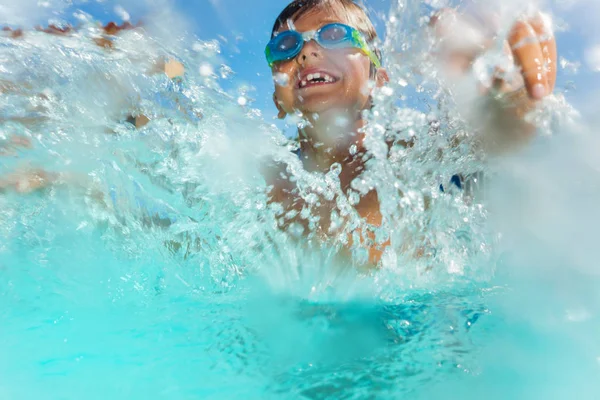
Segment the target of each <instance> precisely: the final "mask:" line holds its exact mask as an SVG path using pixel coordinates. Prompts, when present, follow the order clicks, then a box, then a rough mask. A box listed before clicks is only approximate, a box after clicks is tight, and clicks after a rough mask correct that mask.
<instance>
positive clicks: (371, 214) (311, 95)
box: [265, 0, 556, 265]
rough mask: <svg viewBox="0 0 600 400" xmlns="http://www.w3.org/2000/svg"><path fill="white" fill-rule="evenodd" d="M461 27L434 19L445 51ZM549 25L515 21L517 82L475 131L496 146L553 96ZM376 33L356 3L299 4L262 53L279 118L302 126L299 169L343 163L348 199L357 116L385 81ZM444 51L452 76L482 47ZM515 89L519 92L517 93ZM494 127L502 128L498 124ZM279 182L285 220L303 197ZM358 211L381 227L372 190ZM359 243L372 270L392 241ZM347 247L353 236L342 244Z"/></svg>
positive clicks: (497, 86)
mask: <svg viewBox="0 0 600 400" xmlns="http://www.w3.org/2000/svg"><path fill="white" fill-rule="evenodd" d="M466 23H467V22H465V21H462V20H461V19H460V18H459V17H458V16H457V15H456V14H455V13H453V12H451V11H445V12H443V13H440V14H438V15H437V16H435V17H434V18H432V21H431V25H432V26H433V28H434V31H435V32H436V34H437V35H439V36H441V37H442V39H444V38H449V40H447V41H446V42H445V43H449V44H452V43H453V42H456V39H457V37H454V38H453V37H451V35H452V32H455V31H456V29H457V28H460V27H464V25H465V24H466ZM547 25H548V24H547V23H546V22H545V21H544V20H543V18H542V17H541V16H536V17H535V18H532V20H530V21H519V22H517V23H516V24H515V26H514V28H513V29H512V31H511V33H510V35H509V37H508V40H507V42H506V46H505V47H506V49H507V53H508V55H509V56H511V57H513V59H514V62H515V64H516V65H517V66H518V67H520V72H521V73H520V77H519V79H517V80H516V82H510V83H509V82H505V81H504V80H503V79H501V78H496V79H495V80H494V82H493V91H494V92H495V93H496V94H498V93H499V94H502V93H507V95H505V96H504V98H503V100H502V102H499V101H490V102H489V105H488V107H490V109H489V110H486V115H488V116H489V115H495V116H496V117H495V118H491V119H489V118H488V121H489V122H486V123H485V124H483V126H480V128H482V129H487V130H492V133H493V135H494V136H495V138H494V139H493V140H492V141H493V142H494V144H496V146H495V147H496V148H506V147H510V146H511V145H514V144H515V143H516V142H520V141H522V140H523V139H526V138H528V137H530V136H531V133H532V132H533V131H534V130H535V127H534V126H532V125H530V124H529V123H527V122H526V121H525V119H524V115H525V114H526V112H527V111H529V110H531V109H533V108H534V107H535V105H536V103H537V102H538V101H539V100H541V99H542V98H544V97H545V96H547V95H548V94H550V93H551V92H552V90H553V87H554V81H555V77H556V45H555V42H554V38H553V36H552V35H551V34H549V28H548V26H547ZM376 36H377V35H376V32H375V29H374V27H373V24H372V22H371V21H370V20H369V17H368V16H367V14H366V12H365V11H364V10H363V8H361V7H360V6H359V5H357V4H356V3H355V2H354V1H352V0H295V1H293V2H292V3H291V4H289V5H288V6H287V7H286V8H285V9H284V10H283V11H282V12H281V14H280V15H279V17H278V18H277V20H276V22H275V25H274V27H273V30H272V36H271V41H270V42H269V44H268V46H267V48H266V52H265V53H266V56H267V61H268V63H269V65H270V66H271V70H272V73H273V76H274V80H275V82H276V83H275V91H274V94H273V100H274V102H275V106H276V107H277V110H278V112H279V114H278V117H279V118H285V117H286V115H290V114H297V113H301V115H302V116H303V118H304V119H305V121H306V122H305V126H303V127H299V129H298V133H299V138H300V141H299V142H300V150H299V155H301V160H302V162H303V164H304V166H305V168H306V169H307V170H308V171H320V172H327V171H329V170H330V168H331V166H332V165H333V164H334V163H339V164H341V172H340V174H339V179H340V186H341V190H342V191H343V192H344V193H345V194H346V193H347V191H348V189H349V188H350V184H351V182H352V181H353V180H354V179H355V178H357V177H358V176H360V175H361V174H362V172H363V171H364V169H365V161H364V157H363V156H364V154H365V152H366V149H365V145H364V139H365V134H364V132H363V130H362V129H361V128H364V127H365V125H366V121H365V120H364V117H363V111H364V110H368V109H369V108H370V107H371V95H372V92H373V87H382V86H383V85H385V84H386V82H388V79H389V78H388V74H387V71H386V70H385V69H384V68H383V67H382V66H381V59H380V54H379V52H378V51H377V49H376V48H374V41H375V39H376ZM540 38H541V40H542V41H540ZM458 39H460V38H458ZM445 50H446V51H445V52H443V54H444V57H443V61H444V62H445V63H446V64H447V66H448V70H450V71H454V72H457V71H458V72H465V71H466V70H467V69H468V68H469V67H470V65H471V63H472V62H473V60H474V59H475V57H476V56H477V53H478V52H480V51H481V50H482V48H481V47H477V46H475V48H473V47H471V48H468V47H466V48H465V47H464V46H460V45H459V46H456V47H453V48H452V47H450V48H448V47H447V48H446V49H445ZM519 80H520V82H519ZM519 85H521V86H522V87H523V88H522V89H520V90H515V88H516V87H519ZM486 95H487V94H486ZM340 121H343V122H342V123H340ZM498 121H501V122H502V125H503V127H498V126H497V125H498ZM417 140H418V138H417ZM407 146H410V144H408V143H407ZM278 172H279V171H278ZM278 175H279V176H282V177H283V179H278V180H277V181H276V182H275V184H274V186H273V189H272V191H271V200H272V201H273V202H275V203H280V204H281V205H282V206H283V210H284V212H289V211H292V213H290V214H288V215H292V216H293V215H300V212H301V210H302V209H303V208H304V206H305V201H304V199H302V197H301V196H300V195H299V193H298V189H297V188H296V187H295V185H294V184H293V183H291V182H290V181H289V180H288V179H287V177H285V175H281V174H278ZM276 176H277V175H276ZM455 183H456V184H457V185H458V184H459V183H458V182H455ZM326 203H327V202H326V201H323V202H321V203H320V205H319V204H318V205H317V207H316V209H315V208H314V207H313V212H316V213H317V214H318V216H319V224H318V226H312V227H310V228H313V229H312V231H313V232H314V233H316V234H317V235H318V236H321V237H323V238H326V237H328V236H329V234H327V232H328V231H329V232H330V231H331V230H330V224H331V221H330V214H331V209H332V207H333V205H334V204H335V199H334V200H333V201H332V202H329V203H328V204H326ZM355 209H356V211H357V213H358V214H359V215H360V217H361V218H363V219H364V220H365V222H366V223H367V224H368V225H371V226H375V227H378V226H380V225H381V224H382V214H381V212H380V202H379V198H378V194H377V192H376V191H375V190H371V191H370V192H368V193H367V194H366V195H365V196H363V197H362V198H361V199H360V201H359V202H358V204H356V206H355ZM288 222H289V224H292V223H298V224H300V225H301V226H302V227H303V229H304V231H305V232H306V230H307V229H308V228H309V224H308V223H307V221H306V219H303V218H299V217H293V218H291V220H290V221H288ZM359 236H360V239H359V240H360V242H361V245H363V246H364V247H367V250H368V258H369V262H368V264H370V265H376V264H377V263H378V262H379V260H380V259H381V256H382V254H383V251H384V250H385V247H386V246H388V245H389V240H388V241H387V242H386V243H384V244H383V245H382V246H378V245H375V244H365V243H366V242H373V240H372V239H373V233H372V232H369V231H368V230H367V231H363V232H360V233H359ZM354 238H356V235H354ZM369 239H371V240H369ZM355 241H356V239H355ZM352 242H353V240H352V235H349V238H348V246H347V247H351V246H352Z"/></svg>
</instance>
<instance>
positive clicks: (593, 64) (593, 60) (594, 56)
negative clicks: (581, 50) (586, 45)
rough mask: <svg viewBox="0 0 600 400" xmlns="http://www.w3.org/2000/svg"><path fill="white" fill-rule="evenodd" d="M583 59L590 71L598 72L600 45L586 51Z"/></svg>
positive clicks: (599, 70)
mask: <svg viewBox="0 0 600 400" xmlns="http://www.w3.org/2000/svg"><path fill="white" fill-rule="evenodd" d="M585 58H586V60H587V62H588V65H589V66H590V68H591V69H592V71H594V72H600V44H598V45H596V46H594V47H592V48H590V49H588V50H587V51H586V52H585Z"/></svg>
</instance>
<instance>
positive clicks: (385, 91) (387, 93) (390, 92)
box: [381, 86, 394, 96]
mask: <svg viewBox="0 0 600 400" xmlns="http://www.w3.org/2000/svg"><path fill="white" fill-rule="evenodd" d="M381 93H382V94H383V95H385V96H391V95H393V94H394V89H392V88H391V87H389V86H384V87H382V88H381Z"/></svg>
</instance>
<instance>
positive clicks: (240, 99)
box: [237, 96, 248, 106]
mask: <svg viewBox="0 0 600 400" xmlns="http://www.w3.org/2000/svg"><path fill="white" fill-rule="evenodd" d="M237 102H238V104H239V105H240V106H245V105H246V104H248V99H246V98H245V97H244V96H240V97H238V99H237Z"/></svg>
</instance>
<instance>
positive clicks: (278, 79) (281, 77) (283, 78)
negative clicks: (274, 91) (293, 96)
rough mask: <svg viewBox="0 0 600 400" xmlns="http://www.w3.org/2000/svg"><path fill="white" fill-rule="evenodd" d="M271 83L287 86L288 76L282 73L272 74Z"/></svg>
mask: <svg viewBox="0 0 600 400" xmlns="http://www.w3.org/2000/svg"><path fill="white" fill-rule="evenodd" d="M273 81H274V82H275V84H276V85H279V86H287V85H288V84H289V83H290V77H289V76H288V74H284V73H283V72H278V73H275V74H273Z"/></svg>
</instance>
